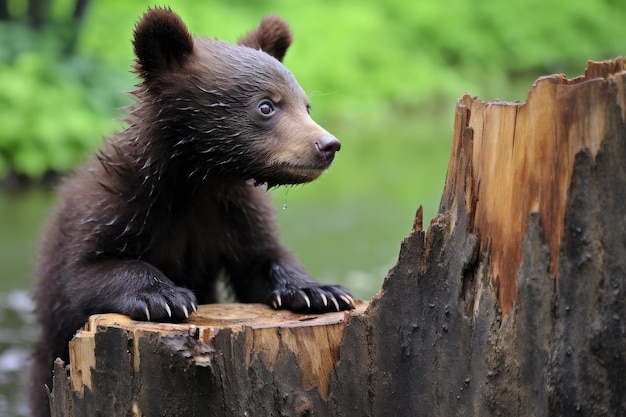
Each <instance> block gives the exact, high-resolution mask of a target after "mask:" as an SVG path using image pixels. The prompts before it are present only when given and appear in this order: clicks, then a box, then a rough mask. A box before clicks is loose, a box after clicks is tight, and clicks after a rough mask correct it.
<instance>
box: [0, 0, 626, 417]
mask: <svg viewBox="0 0 626 417" xmlns="http://www.w3.org/2000/svg"><path fill="white" fill-rule="evenodd" d="M155 4H159V5H163V4H169V5H170V6H171V8H172V9H173V10H174V11H176V12H177V13H179V14H180V15H181V17H182V18H183V20H184V21H185V22H186V23H187V24H188V26H189V28H190V29H191V31H192V32H194V33H196V34H202V35H208V36H211V37H219V38H221V39H223V40H227V41H233V42H234V41H236V40H237V38H238V37H239V36H240V35H242V34H243V33H245V32H246V31H247V30H249V29H251V28H253V27H254V26H255V25H256V24H257V23H258V21H259V19H260V18H261V16H263V15H265V14H268V13H274V14H279V15H281V16H283V17H284V18H285V19H287V20H288V21H289V22H290V24H291V25H292V28H293V31H294V34H295V42H294V44H293V45H292V47H291V49H290V50H289V51H288V53H287V56H286V58H285V64H286V65H287V67H289V68H290V69H291V71H292V72H293V73H294V75H295V76H296V78H298V80H299V81H300V83H301V84H302V86H303V88H304V89H305V91H307V92H308V93H309V95H310V97H311V101H312V104H313V110H312V114H313V116H314V118H315V119H316V120H317V121H318V122H319V123H320V124H322V125H323V126H324V127H326V128H327V129H328V130H329V131H331V132H332V133H334V134H335V135H336V136H337V137H338V138H340V139H341V141H342V144H343V147H342V150H341V152H340V153H339V154H338V155H337V158H336V160H335V163H334V164H333V166H332V167H331V169H330V170H329V172H327V173H326V174H325V175H324V176H323V177H322V178H321V179H319V180H317V181H316V182H314V183H312V184H308V185H306V186H299V187H293V188H279V189H276V190H274V191H272V196H273V197H274V199H275V202H276V208H277V216H278V221H279V224H280V228H281V231H282V235H283V240H284V242H285V244H286V245H287V246H288V247H290V248H291V249H292V250H293V251H294V252H296V254H297V255H298V256H299V257H300V259H301V260H302V261H303V262H304V264H305V265H306V266H307V267H308V269H309V270H310V271H311V272H312V274H313V275H314V276H315V277H317V278H318V279H319V280H321V281H325V282H342V283H344V284H345V285H347V286H348V287H350V288H351V289H352V290H353V291H354V292H355V294H356V295H357V296H358V297H360V298H365V299H368V298H371V297H372V296H373V295H374V294H375V293H376V292H377V291H378V289H379V288H380V284H381V282H382V280H383V278H384V276H385V274H386V271H387V270H388V268H389V267H390V266H391V265H392V264H393V263H394V262H395V259H396V256H397V253H398V249H399V245H400V241H401V240H402V238H403V237H404V236H405V235H406V234H408V232H409V231H410V228H411V225H412V222H413V218H414V214H415V211H416V209H417V207H418V206H419V205H420V204H421V205H423V206H424V211H425V222H426V224H427V223H428V221H429V220H430V218H432V217H433V216H434V215H435V214H436V211H437V207H438V204H439V199H440V196H441V192H442V188H443V183H444V179H445V174H446V168H447V162H448V157H449V147H450V141H451V135H452V123H453V114H454V106H455V103H456V100H457V99H458V98H459V97H460V96H461V95H462V94H463V93H464V92H469V93H471V94H472V95H478V96H480V97H481V98H483V99H486V100H491V99H495V98H500V99H503V100H524V98H525V96H526V93H527V91H528V89H529V88H530V86H531V84H532V82H533V81H534V80H535V79H536V78H538V77H539V76H541V75H549V74H552V73H565V74H567V75H568V76H570V77H574V76H577V75H579V74H581V73H582V71H583V70H584V67H585V63H586V60H587V59H594V60H601V59H609V58H614V57H616V56H618V55H623V54H624V53H625V51H626V36H625V35H626V25H624V21H625V18H626V3H625V2H622V1H620V0H604V1H603V0H588V1H585V2H573V1H571V0H529V1H518V2H502V1H497V0H483V1H480V2H477V1H464V0H450V1H406V0H404V1H402V0H395V1H394V0H392V1H385V2H384V1H380V0H378V1H375V0H358V1H356V0H352V1H337V0H333V1H331V0H324V1H307V2H299V1H294V0H277V1H263V2H261V1H244V0H222V1H202V2H200V1H197V0H177V1H171V2H170V3H166V2H163V1H161V2H157V3H155V2H154V1H138V0H135V1H128V0H107V1H103V0H100V1H96V0H91V1H89V0H30V1H24V0H22V1H16V0H8V1H7V0H0V179H2V187H0V188H1V190H0V273H1V275H0V306H1V308H2V309H1V310H0V326H1V327H0V415H22V414H25V410H24V405H23V401H22V400H21V399H20V397H19V395H18V393H17V392H18V389H17V386H19V384H20V383H19V379H20V378H21V376H20V375H21V373H20V372H19V371H20V369H21V368H22V367H23V365H22V364H23V361H24V360H25V358H26V355H27V353H26V352H27V351H26V350H25V347H26V346H27V345H28V344H29V343H30V341H31V340H32V337H33V334H34V333H33V331H32V327H31V326H30V316H29V314H28V312H29V310H30V308H31V306H30V305H29V303H28V298H27V297H25V294H26V292H25V291H27V290H28V288H30V286H31V284H32V278H31V276H30V271H31V270H32V267H33V256H34V251H35V246H36V239H37V236H38V234H39V230H40V227H41V224H42V222H43V221H44V219H45V217H46V215H47V212H48V210H49V208H50V206H51V205H52V204H53V203H54V192H53V191H51V189H50V188H49V187H47V186H46V185H47V184H49V183H51V182H53V180H54V179H55V178H57V176H58V174H63V173H66V172H69V171H71V169H72V167H73V166H74V165H75V164H76V163H78V162H79V161H81V160H82V159H83V158H84V155H85V154H86V153H87V152H90V151H93V150H94V149H95V148H96V147H97V145H98V143H99V141H100V140H101V139H102V137H103V136H106V135H107V134H108V133H109V132H111V131H113V130H114V129H119V128H121V127H122V124H121V123H120V122H119V121H116V118H119V117H120V116H121V115H122V114H123V113H122V111H121V110H120V109H121V108H122V107H123V106H125V105H127V104H129V103H130V101H129V98H128V96H127V95H124V94H123V92H124V91H130V90H132V89H133V85H134V83H136V80H135V78H134V76H133V74H132V73H130V71H129V69H130V66H131V64H132V60H133V56H132V48H131V44H130V42H129V41H130V38H131V36H132V30H133V26H134V23H135V22H136V20H137V19H138V18H139V17H140V16H141V14H142V12H143V11H144V10H145V9H146V8H147V7H148V6H151V5H155ZM284 206H286V209H283V207H284Z"/></svg>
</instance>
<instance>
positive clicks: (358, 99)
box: [0, 0, 626, 195]
mask: <svg viewBox="0 0 626 417" xmlns="http://www.w3.org/2000/svg"><path fill="white" fill-rule="evenodd" d="M10 4H12V5H13V6H12V7H14V8H15V7H17V5H19V4H21V3H19V2H17V1H13V2H10ZM157 4H158V3H157ZM52 5H53V15H54V16H56V18H57V19H58V18H60V17H62V16H67V15H68V13H69V11H70V10H71V7H72V5H73V2H72V1H70V0H58V1H53V2H52ZM153 5H154V2H152V1H144V0H142V1H133V2H128V1H123V0H110V1H107V2H91V3H90V9H89V10H88V13H87V15H86V18H85V21H84V22H83V24H82V31H81V33H80V36H79V37H78V55H77V56H73V57H67V56H64V55H63V54H61V53H59V51H61V50H62V49H63V47H62V41H64V40H66V39H67V33H66V32H63V30H62V28H63V27H65V26H64V25H57V26H56V28H55V29H54V30H53V28H47V30H45V31H43V32H41V33H37V34H33V33H32V32H31V31H29V30H27V29H25V28H24V27H23V26H18V25H15V26H6V25H4V26H3V27H2V28H0V29H2V30H0V119H1V120H0V173H1V172H5V171H6V169H9V168H10V169H13V170H16V171H19V172H23V173H25V174H28V175H32V176H38V175H41V173H42V172H44V171H46V170H48V169H55V170H61V171H65V170H67V169H68V168H69V167H71V166H72V165H73V164H74V163H75V162H76V161H77V160H79V159H80V158H81V155H82V154H83V153H84V152H86V151H88V150H92V149H93V148H94V146H95V145H96V143H97V142H98V141H99V140H100V138H101V136H102V135H103V134H105V133H106V132H107V131H110V130H112V129H113V128H114V127H117V125H115V124H114V123H112V122H111V121H110V119H111V118H112V117H114V116H115V115H116V113H115V112H114V111H115V109H116V108H118V107H120V106H121V105H122V104H124V103H126V101H124V97H123V95H122V94H121V91H127V90H130V89H131V88H132V87H131V84H132V78H131V75H130V74H129V73H128V69H129V68H130V65H131V63H132V60H133V57H132V48H131V45H130V42H129V39H130V38H131V37H132V29H133V26H134V23H135V22H136V20H137V19H138V18H139V16H140V15H141V14H142V13H143V11H145V9H146V8H147V7H149V6H153ZM171 7H172V8H173V9H174V10H175V11H176V12H178V13H179V14H180V15H181V16H182V17H183V19H184V20H185V22H187V23H188V25H189V27H190V29H191V30H192V32H194V33H198V34H207V35H208V36H219V37H220V38H222V39H224V40H228V41H235V40H236V39H237V37H238V36H240V35H241V34H243V33H244V32H245V31H246V30H249V29H250V28H252V27H254V25H256V23H257V22H258V20H259V18H260V17H261V16H262V15H264V14H267V13H276V14H279V15H282V16H283V17H285V18H286V19H287V20H288V21H289V22H290V24H291V25H292V27H293V30H294V33H295V43H294V45H293V47H292V48H291V49H290V51H289V53H288V54H287V57H286V65H287V66H288V67H289V68H290V69H291V70H292V71H293V72H294V74H295V75H296V77H297V78H298V80H299V81H300V82H301V84H302V85H303V87H304V88H305V90H306V91H308V92H309V94H310V96H311V99H312V102H313V106H314V116H315V117H316V118H317V119H318V121H320V122H322V123H323V124H324V125H325V126H327V127H329V129H330V130H331V131H333V132H334V133H335V134H337V135H338V136H339V137H340V138H341V139H342V140H343V141H344V150H346V152H348V151H349V152H350V155H351V156H348V155H346V158H345V159H344V157H343V156H344V154H343V153H342V154H340V155H341V156H340V158H339V159H340V160H341V164H342V166H345V167H350V170H349V171H348V170H347V168H346V171H345V172H341V176H337V177H335V178H336V179H334V180H331V179H329V182H330V183H331V189H337V190H339V189H341V188H342V187H343V186H345V185H346V183H350V184H351V186H350V187H349V189H350V190H354V189H357V190H359V191H362V190H364V189H366V188H371V186H372V184H377V185H379V186H380V185H383V186H384V189H385V190H397V191H398V192H399V193H401V192H400V191H399V190H400V189H402V188H403V186H402V184H403V181H402V179H403V178H406V177H407V174H408V173H409V172H410V171H409V167H410V166H413V165H418V166H420V167H431V166H432V164H433V160H436V161H437V163H444V164H445V157H439V156H438V157H437V158H434V159H433V158H429V157H428V155H427V154H425V153H426V152H428V153H432V152H435V154H436V155H447V143H448V140H449V137H448V136H449V132H450V131H451V128H452V125H451V117H452V109H453V106H454V103H455V100H456V98H457V97H459V96H460V95H461V94H462V93H463V92H465V91H469V92H471V93H472V94H476V95H480V96H482V97H485V98H486V99H491V98H494V97H495V96H499V97H500V98H502V99H510V100H511V99H513V100H514V99H524V98H525V94H526V91H527V89H528V87H529V86H530V84H531V83H532V82H533V81H534V80H535V79H536V78H537V77H538V76H540V75H545V74H550V73H555V72H565V73H567V74H569V75H570V76H576V75H577V74H579V73H580V72H581V71H582V69H583V67H584V63H585V61H586V60H587V59H605V58H612V57H615V56H617V55H620V54H623V53H624V46H623V43H622V40H623V38H624V32H625V29H624V27H625V26H624V25H623V16H624V15H625V13H626V3H623V2H615V1H609V0H604V1H603V0H590V1H587V2H571V1H570V0H551V1H544V0H528V1H524V2H499V1H497V0H485V1H482V2H469V1H466V0H449V1H447V2H413V1H392V2H380V1H376V0H359V1H356V0H347V1H339V2H337V1H330V0H324V1H317V2H294V1H293V0H276V1H272V2H250V1H248V0H230V1H209V2H191V1H180V2H174V3H171ZM407 151H408V152H407ZM381 156H385V160H381V159H380V157H381ZM380 164H383V165H384V167H385V169H384V171H382V172H381V170H373V169H371V168H369V169H367V170H366V169H365V168H364V167H375V166H377V167H380ZM337 170H341V168H337ZM436 172H437V175H438V177H437V181H436V183H437V184H440V182H441V177H442V176H443V175H444V174H445V166H444V167H443V168H439V169H437V170H436ZM430 174H431V171H426V170H425V168H424V170H421V168H420V171H419V172H418V173H417V175H418V176H419V177H420V178H423V177H428V176H429V175H430ZM0 175H1V174H0ZM381 181H382V182H381ZM405 181H406V180H405ZM344 192H345V189H344ZM393 192H394V193H395V191H393ZM315 194H316V193H315V192H314V193H313V195H315Z"/></svg>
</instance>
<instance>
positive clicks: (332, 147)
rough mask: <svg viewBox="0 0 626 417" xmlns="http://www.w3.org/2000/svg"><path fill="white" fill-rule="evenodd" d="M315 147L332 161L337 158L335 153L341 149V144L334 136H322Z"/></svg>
mask: <svg viewBox="0 0 626 417" xmlns="http://www.w3.org/2000/svg"><path fill="white" fill-rule="evenodd" d="M315 145H316V146H317V149H319V151H320V152H321V153H323V154H324V157H326V159H332V158H333V157H334V156H335V152H338V151H339V150H340V149H341V142H339V141H338V140H337V138H336V137H334V136H322V137H321V138H319V140H318V141H317V142H315Z"/></svg>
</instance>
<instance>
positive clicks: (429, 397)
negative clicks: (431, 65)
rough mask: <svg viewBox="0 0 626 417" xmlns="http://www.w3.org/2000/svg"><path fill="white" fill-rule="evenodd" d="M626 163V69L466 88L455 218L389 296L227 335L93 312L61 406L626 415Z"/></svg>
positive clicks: (617, 66) (412, 239)
mask: <svg viewBox="0 0 626 417" xmlns="http://www.w3.org/2000/svg"><path fill="white" fill-rule="evenodd" d="M624 161H626V61H625V60H624V59H622V58H619V59H616V60H614V61H606V62H600V63H594V62H589V63H588V66H587V70H586V72H585V76H583V77H579V78H576V79H573V80H568V79H566V78H565V77H564V76H562V75H556V76H550V77H544V78H541V79H539V80H538V81H537V82H536V83H535V85H534V86H533V88H532V90H531V91H530V93H529V96H528V99H527V101H526V102H524V103H504V102H491V103H486V102H483V101H481V100H478V99H475V98H471V97H470V96H468V95H465V96H464V97H463V98H462V99H460V100H459V102H458V105H457V109H456V118H455V125H454V136H453V143H452V151H451V156H450V163H449V168H448V175H447V179H446V184H445V189H444V192H443V197H442V200H441V205H440V209H439V214H438V215H437V217H436V218H435V219H434V220H433V221H432V222H431V223H430V225H429V227H428V229H427V230H426V231H423V230H422V219H421V209H420V210H418V214H417V217H416V221H415V225H414V228H413V231H411V233H410V234H409V236H408V237H407V238H406V239H405V240H404V241H403V242H402V245H401V249H400V255H399V259H398V262H397V264H396V265H395V266H394V267H393V268H392V269H391V271H390V272H389V274H388V276H387V277H386V279H385V282H384V283H383V287H382V289H381V291H380V292H379V294H378V295H377V296H376V297H374V299H373V300H372V301H371V302H370V303H369V305H367V304H361V305H359V308H357V310H355V311H353V312H351V313H349V314H348V313H346V314H342V313H336V314H331V315H328V316H315V318H313V319H312V320H311V321H306V319H308V316H305V317H301V316H297V315H291V313H282V314H289V315H290V317H291V319H290V320H291V321H288V322H281V321H280V320H276V321H275V319H274V318H272V317H270V319H269V321H267V322H266V323H265V326H266V327H263V329H262V332H261V333H257V332H258V329H257V328H255V324H254V323H255V322H254V320H255V319H256V317H257V315H259V314H261V312H262V311H271V310H265V309H264V308H262V307H254V309H257V310H254V309H253V310H250V311H249V315H247V316H246V315H244V317H240V318H238V319H237V320H231V321H229V320H228V318H229V317H230V315H231V314H232V312H231V310H229V307H221V306H215V307H212V308H216V309H217V310H215V311H216V312H219V311H222V313H219V314H224V317H225V320H224V322H223V323H222V324H221V325H220V327H219V330H218V329H217V328H215V327H211V325H209V326H208V327H206V328H204V327H202V326H201V325H200V324H199V323H197V322H196V320H203V318H202V317H203V313H202V311H206V310H201V312H200V313H201V314H199V316H197V317H196V318H194V319H193V320H192V321H191V323H189V324H186V325H157V324H152V323H135V322H125V323H126V324H124V325H113V324H110V319H109V318H106V317H105V319H106V320H109V321H104V322H102V325H94V323H96V324H97V323H100V322H99V321H98V320H101V319H98V318H96V319H92V322H91V323H92V324H91V326H90V328H89V329H90V332H87V337H84V336H83V335H84V333H81V334H80V335H79V337H78V338H77V339H76V340H75V341H74V342H72V343H73V348H72V356H71V360H70V362H71V365H70V366H69V368H68V369H69V374H67V373H66V372H65V371H64V368H63V364H62V363H57V365H56V368H55V369H56V374H55V382H54V391H53V393H52V399H53V401H52V405H53V407H52V408H53V411H54V412H55V413H56V414H55V415H86V414H84V413H83V414H81V413H82V410H84V409H86V407H100V406H102V407H104V406H106V405H107V402H108V403H113V404H115V406H116V407H119V408H117V409H116V410H115V413H114V414H110V415H144V416H151V415H162V414H163V415H188V416H192V415H217V416H221V415H224V416H226V415H272V416H305V415H317V416H352V415H359V416H416V415H437V416H455V415H458V416H498V415H507V416H549V415H589V416H592V415H593V416H622V415H626V349H625V346H626V216H625V214H624V208H625V207H626V164H625V163H624ZM241 308H244V307H241ZM221 309H223V310H221ZM215 314H217V313H215ZM247 314H248V313H247ZM273 314H279V313H273ZM107 317H108V316H107ZM114 317H117V318H115V320H118V321H119V322H120V323H121V321H122V319H121V318H120V317H119V316H114ZM102 320H104V319H102ZM302 320H305V321H302ZM319 320H330V322H328V323H323V322H321V321H319ZM294 323H298V324H297V325H294ZM118 324H119V323H118ZM222 325H223V326H222ZM125 326H126V327H125ZM193 329H199V330H193ZM191 330H193V331H191ZM320 334H323V335H326V334H332V335H333V336H332V337H328V338H325V336H324V337H322V338H321V339H320V338H319V335H320ZM90 337H91V339H90ZM83 340H84V341H85V342H86V344H85V345H84V346H82V347H79V345H80V344H81V343H82V341H83ZM270 340H271V343H270V342H268V341H270ZM320 340H322V342H320ZM289 341H292V342H289ZM294 346H295V347H294ZM92 353H93V354H92ZM83 357H89V359H86V360H85V359H82V358H83ZM319 357H324V358H325V360H323V361H322V360H318V359H316V358H319ZM87 376H89V377H88V378H87ZM85 381H89V383H87V382H85ZM94 404H96V405H94ZM98 404H100V405H98ZM107 410H109V409H107ZM181 410H182V411H181ZM79 411H80V412H79ZM92 411H93V409H92ZM72 413H73V414H72ZM246 413H247V414H246ZM105 415H107V413H105Z"/></svg>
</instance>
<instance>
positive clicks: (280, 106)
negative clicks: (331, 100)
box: [131, 8, 341, 186]
mask: <svg viewBox="0 0 626 417" xmlns="http://www.w3.org/2000/svg"><path fill="white" fill-rule="evenodd" d="M291 40H292V37H291V31H290V29H289V26H288V25H287V23H285V22H284V21H283V20H282V19H280V18H278V17H276V16H267V17H265V18H263V19H262V21H261V23H260V25H259V27H257V28H256V29H254V30H252V31H251V32H249V33H247V34H246V35H244V36H243V37H242V38H241V39H240V40H239V43H238V45H233V44H229V43H226V42H222V41H220V40H217V39H208V38H198V37H193V36H192V35H191V34H190V33H189V31H188V29H187V27H186V26H185V24H184V23H183V22H182V20H181V19H180V17H178V15H176V14H175V13H174V12H172V11H171V10H169V9H161V8H156V9H150V10H148V11H147V12H146V13H145V15H144V16H143V17H142V18H141V20H140V21H139V23H138V24H137V27H136V28H135V35H134V40H133V46H134V51H135V55H136V57H137V59H136V64H135V70H136V72H137V74H138V75H139V77H140V78H141V79H142V82H141V84H140V85H139V86H138V89H137V91H136V92H135V93H134V94H135V96H136V97H137V99H138V103H137V105H136V107H135V109H134V112H135V113H138V114H137V115H136V117H140V118H141V119H142V123H141V124H142V125H144V126H145V123H148V124H149V125H150V128H149V129H150V131H151V138H152V139H151V140H154V141H158V143H151V144H150V145H151V146H154V147H158V148H159V149H161V150H162V152H161V153H163V152H169V153H170V154H171V158H170V159H171V160H172V161H174V162H172V163H173V164H175V165H176V166H177V167H178V168H177V169H179V170H181V171H182V172H183V173H184V175H186V176H187V177H188V178H201V179H206V178H231V179H236V180H248V179H253V180H255V181H256V182H257V183H267V184H268V185H269V186H274V185H282V184H297V183H303V182H308V181H311V180H313V179H315V178H317V177H318V176H319V175H320V174H321V173H322V171H324V170H325V169H326V168H328V167H329V166H330V164H331V162H332V161H333V158H334V156H335V152H336V151H338V150H339V148H340V146H341V145H340V143H339V141H338V140H337V139H336V138H335V137H334V136H332V135H331V134H330V133H328V132H327V131H326V130H325V129H323V128H322V127H320V126H319V125H318V124H317V123H315V122H314V121H313V119H312V118H311V116H310V115H309V101H308V99H307V96H306V94H305V93H304V91H303V90H302V88H301V87H300V85H299V84H298V82H297V81H296V79H295V78H294V76H293V75H292V74H291V72H289V70H287V68H286V67H285V66H284V65H283V64H282V59H283V57H284V55H285V53H286V51H287V48H288V47H289V45H290V44H291ZM131 121H132V114H131ZM134 123H135V124H137V122H136V119H135V122H134Z"/></svg>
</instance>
